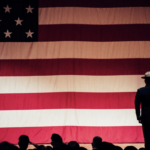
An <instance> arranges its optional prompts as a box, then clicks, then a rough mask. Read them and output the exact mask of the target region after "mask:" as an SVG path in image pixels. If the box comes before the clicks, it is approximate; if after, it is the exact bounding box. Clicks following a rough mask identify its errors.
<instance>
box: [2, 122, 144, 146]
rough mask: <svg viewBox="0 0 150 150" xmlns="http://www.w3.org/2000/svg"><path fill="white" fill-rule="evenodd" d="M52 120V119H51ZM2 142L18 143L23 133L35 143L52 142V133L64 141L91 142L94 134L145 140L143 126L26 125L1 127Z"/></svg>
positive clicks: (120, 140)
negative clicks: (58, 135)
mask: <svg viewBox="0 0 150 150" xmlns="http://www.w3.org/2000/svg"><path fill="white" fill-rule="evenodd" d="M50 121H52V120H50ZM0 133H1V137H0V142H1V141H9V142H11V143H14V144H17V143H18V137H19V136H20V135H21V134H25V135H28V136H29V138H30V141H32V142H35V143H50V137H51V135H52V133H58V134H60V135H61V136H62V137H63V141H64V142H69V141H71V140H73V141H77V142H79V143H91V142H92V139H93V137H94V136H101V137H102V139H103V141H109V142H112V143H137V142H143V134H142V128H141V127H140V126H139V127H138V126H136V127H73V126H68V127H26V128H0Z"/></svg>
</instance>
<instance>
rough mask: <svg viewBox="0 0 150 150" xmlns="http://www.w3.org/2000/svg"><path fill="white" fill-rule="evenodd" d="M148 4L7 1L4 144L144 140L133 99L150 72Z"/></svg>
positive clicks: (0, 84) (1, 113)
mask: <svg viewBox="0 0 150 150" xmlns="http://www.w3.org/2000/svg"><path fill="white" fill-rule="evenodd" d="M149 16H150V1H148V0H132V1H131V0H126V1H122V0H101V1H100V0H72V1H71V0H63V1H62V0H39V1H38V0H13V1H12V0H3V1H2V2H1V5H0V41H1V42H0V133H1V134H0V141H9V142H12V143H17V139H18V137H19V136H20V135H21V134H26V135H28V136H29V138H30V140H31V141H33V142H36V143H49V142H50V136H51V134H52V133H58V134H60V135H61V136H62V137H63V140H64V142H68V141H70V140H76V141H78V142H80V143H91V141H92V138H93V137H94V136H96V135H98V136H101V137H102V138H103V140H105V141H109V142H114V143H127V142H143V135H142V129H141V125H140V124H139V123H138V121H137V120H136V116H135V110H134V97H135V93H136V90H137V89H138V88H139V87H142V86H144V82H143V80H141V78H140V77H141V75H143V74H144V73H145V72H146V71H148V70H149V66H150V50H149V47H150V17H149Z"/></svg>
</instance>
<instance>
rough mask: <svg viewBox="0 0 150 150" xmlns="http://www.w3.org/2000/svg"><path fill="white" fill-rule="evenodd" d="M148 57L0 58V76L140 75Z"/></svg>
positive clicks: (144, 69) (145, 67) (148, 60)
mask: <svg viewBox="0 0 150 150" xmlns="http://www.w3.org/2000/svg"><path fill="white" fill-rule="evenodd" d="M149 66H150V59H47V60H44V59H39V60H35V59H34V60H0V69H1V71H0V76H34V75H140V74H143V73H145V72H146V71H147V70H149Z"/></svg>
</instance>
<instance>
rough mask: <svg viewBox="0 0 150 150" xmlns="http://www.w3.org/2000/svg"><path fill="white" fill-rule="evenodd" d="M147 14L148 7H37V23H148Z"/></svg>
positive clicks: (149, 20)
mask: <svg viewBox="0 0 150 150" xmlns="http://www.w3.org/2000/svg"><path fill="white" fill-rule="evenodd" d="M149 14H150V7H121V8H83V7H51V8H39V24H40V25H44V24H91V25H104V24H106V25H107V24H149V23H150V17H149ZM56 16H57V17H56Z"/></svg>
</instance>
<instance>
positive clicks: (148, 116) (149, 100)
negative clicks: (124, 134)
mask: <svg viewBox="0 0 150 150" xmlns="http://www.w3.org/2000/svg"><path fill="white" fill-rule="evenodd" d="M142 78H143V79H145V84H146V86H145V87H142V88H140V89H138V91H137V93H136V97H135V109H136V117H137V120H138V121H139V123H142V128H143V134H144V140H145V149H146V150H150V71H149V72H146V73H145V76H143V77H142ZM140 105H141V111H140Z"/></svg>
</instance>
